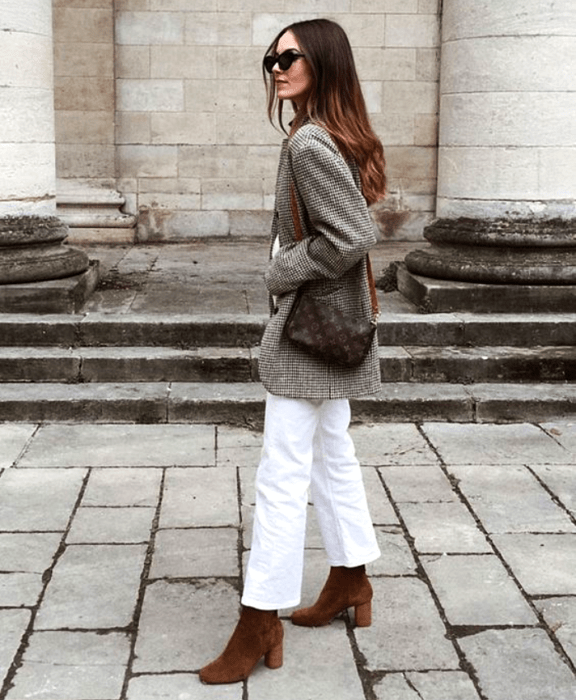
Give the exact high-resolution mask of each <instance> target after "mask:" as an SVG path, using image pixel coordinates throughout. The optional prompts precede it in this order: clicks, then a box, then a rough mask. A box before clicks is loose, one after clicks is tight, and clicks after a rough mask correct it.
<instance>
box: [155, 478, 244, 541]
mask: <svg viewBox="0 0 576 700" xmlns="http://www.w3.org/2000/svg"><path fill="white" fill-rule="evenodd" d="M239 519H240V515H239V507H238V484H237V477H236V472H235V471H234V470H232V469H218V467H206V468H204V469H168V470H167V472H166V478H165V481H164V494H163V499H162V508H161V511H160V527H161V528H174V527H208V526H209V527H227V526H231V525H232V526H237V525H239Z"/></svg>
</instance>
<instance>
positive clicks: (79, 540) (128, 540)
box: [66, 508, 155, 544]
mask: <svg viewBox="0 0 576 700" xmlns="http://www.w3.org/2000/svg"><path fill="white" fill-rule="evenodd" d="M154 513H155V509H154V508H79V509H78V510H77V511H76V515H75V516H74V520H73V522H72V527H71V528H70V532H69V533H68V536H67V538H66V542H67V543H68V544H108V543H114V544H138V543H142V542H148V541H149V539H150V536H151V530H152V519H153V518H154Z"/></svg>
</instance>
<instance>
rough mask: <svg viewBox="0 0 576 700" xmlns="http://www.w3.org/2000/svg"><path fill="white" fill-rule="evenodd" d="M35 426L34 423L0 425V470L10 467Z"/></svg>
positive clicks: (23, 447)
mask: <svg viewBox="0 0 576 700" xmlns="http://www.w3.org/2000/svg"><path fill="white" fill-rule="evenodd" d="M36 428H37V426H36V425H35V424H34V423H5V424H4V425H0V469H6V468H7V467H11V466H12V465H13V464H14V462H15V461H16V460H17V459H18V457H19V456H20V454H21V453H22V452H23V450H24V449H25V447H26V445H27V444H28V441H29V440H30V438H31V437H32V435H33V434H34V431H35V430H36Z"/></svg>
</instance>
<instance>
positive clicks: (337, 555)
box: [311, 399, 380, 567]
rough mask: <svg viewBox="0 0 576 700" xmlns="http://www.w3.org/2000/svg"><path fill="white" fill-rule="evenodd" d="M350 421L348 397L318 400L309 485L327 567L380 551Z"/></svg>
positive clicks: (347, 564)
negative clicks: (319, 402) (318, 414)
mask: <svg viewBox="0 0 576 700" xmlns="http://www.w3.org/2000/svg"><path fill="white" fill-rule="evenodd" d="M349 424H350V404H349V403H348V400H347V399H337V400H328V401H324V402H323V403H322V406H321V408H320V420H319V425H318V429H317V430H316V434H315V436H314V443H313V448H314V459H313V466H312V475H311V486H312V500H313V501H314V506H315V509H316V515H317V517H318V523H319V526H320V531H321V533H322V539H323V542H324V547H325V549H326V553H327V555H328V561H329V563H330V565H331V566H345V567H355V566H360V565H362V564H367V563H368V562H371V561H374V560H375V559H377V558H378V557H379V556H380V550H379V548H378V544H377V542H376V536H375V533H374V526H373V525H372V519H371V517H370V512H369V510H368V504H367V501H366V492H365V489H364V482H363V479H362V470H361V468H360V464H359V463H358V460H357V459H356V453H355V449H354V443H353V442H352V438H351V437H350V435H349V433H348V427H349Z"/></svg>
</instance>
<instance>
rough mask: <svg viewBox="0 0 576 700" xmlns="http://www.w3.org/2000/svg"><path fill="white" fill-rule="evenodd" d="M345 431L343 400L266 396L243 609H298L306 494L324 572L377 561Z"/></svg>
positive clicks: (358, 472) (346, 412) (346, 405)
mask: <svg viewBox="0 0 576 700" xmlns="http://www.w3.org/2000/svg"><path fill="white" fill-rule="evenodd" d="M349 424H350V405H349V403H348V400H347V399H327V400H309V399H289V398H285V397H281V396H274V395H272V394H268V395H267V399H266V417H265V425H264V444H263V448H262V457H261V460H260V465H259V467H258V471H257V474H256V510H255V516H254V531H253V536H252V549H251V551H250V557H249V561H248V567H247V571H246V575H245V582H244V593H243V596H242V604H243V605H248V606H250V607H253V608H258V609H260V610H277V609H285V608H291V607H294V606H296V605H298V604H299V602H300V594H301V588H302V573H303V565H304V540H305V533H306V508H307V504H308V489H309V487H310V489H311V495H312V500H313V503H314V506H315V509H316V514H317V518H318V523H319V526H320V531H321V533H322V540H323V544H324V547H325V549H326V553H327V555H328V563H329V564H330V566H347V567H353V566H360V565H361V564H367V563H368V562H371V561H374V560H375V559H377V558H378V557H379V556H380V550H379V548H378V545H377V543H376V536H375V533H374V527H373V525H372V520H371V518H370V514H369V511H368V504H367V502H366V493H365V490H364V484H363V480H362V471H361V469H360V465H359V463H358V460H357V459H356V455H355V450H354V444H353V442H352V439H351V437H350V435H349V434H348V426H349Z"/></svg>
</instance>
